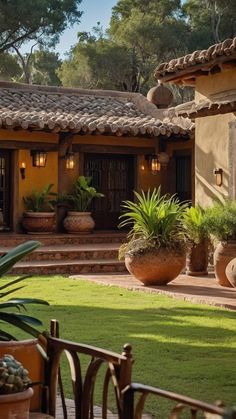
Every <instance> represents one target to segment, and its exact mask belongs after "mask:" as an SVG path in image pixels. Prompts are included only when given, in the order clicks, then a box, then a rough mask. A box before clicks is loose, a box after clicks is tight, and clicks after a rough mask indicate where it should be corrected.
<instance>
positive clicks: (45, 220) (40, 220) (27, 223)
mask: <svg viewBox="0 0 236 419" xmlns="http://www.w3.org/2000/svg"><path fill="white" fill-rule="evenodd" d="M22 225H23V227H24V229H25V230H26V232H27V233H28V234H34V233H37V234H49V233H52V232H53V230H54V227H55V212H30V211H29V212H25V213H24V216H23V220H22Z"/></svg>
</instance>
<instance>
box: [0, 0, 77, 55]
mask: <svg viewBox="0 0 236 419" xmlns="http://www.w3.org/2000/svg"><path fill="white" fill-rule="evenodd" d="M81 1H82V0H7V1H6V0H0V52H3V51H6V50H9V49H10V48H11V47H13V46H16V47H17V48H19V47H20V46H21V45H22V44H23V43H24V42H26V41H30V40H37V42H39V40H40V42H41V43H44V44H47V45H49V46H51V45H54V44H55V42H57V41H58V39H59V36H60V34H61V33H62V32H63V31H64V30H65V28H66V27H68V26H70V25H73V24H74V23H76V22H79V19H80V17H81V14H82V12H81V11H79V5H80V3H81Z"/></svg>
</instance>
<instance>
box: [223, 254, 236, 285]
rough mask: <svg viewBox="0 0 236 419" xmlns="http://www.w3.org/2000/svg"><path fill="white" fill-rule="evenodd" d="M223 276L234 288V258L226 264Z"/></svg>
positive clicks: (235, 282)
mask: <svg viewBox="0 0 236 419" xmlns="http://www.w3.org/2000/svg"><path fill="white" fill-rule="evenodd" d="M225 274H226V276H227V279H228V281H229V282H230V284H231V285H232V287H234V288H236V258H234V259H232V260H231V261H230V262H229V263H228V265H227V266H226V270H225Z"/></svg>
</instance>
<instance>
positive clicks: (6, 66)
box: [0, 52, 22, 81]
mask: <svg viewBox="0 0 236 419" xmlns="http://www.w3.org/2000/svg"><path fill="white" fill-rule="evenodd" d="M21 73H22V70H21V67H20V65H19V63H18V60H17V57H16V56H15V55H13V54H9V53H8V52H4V53H3V54H1V59H0V79H1V80H6V81H13V80H16V79H17V78H18V77H20V75H21Z"/></svg>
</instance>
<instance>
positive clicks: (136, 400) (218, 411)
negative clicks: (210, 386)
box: [122, 383, 236, 419]
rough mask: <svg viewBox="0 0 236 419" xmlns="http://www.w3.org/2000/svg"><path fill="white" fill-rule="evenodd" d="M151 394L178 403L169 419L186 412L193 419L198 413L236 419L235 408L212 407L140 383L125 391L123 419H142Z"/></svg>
mask: <svg viewBox="0 0 236 419" xmlns="http://www.w3.org/2000/svg"><path fill="white" fill-rule="evenodd" d="M151 394H152V395H155V396H157V397H158V396H159V397H160V398H165V399H168V400H172V401H174V402H176V404H175V406H174V407H172V408H171V410H170V412H169V414H168V416H166V418H168V419H178V418H180V417H181V414H182V413H183V412H184V411H187V413H188V417H189V418H191V419H196V418H198V413H199V414H200V413H204V416H201V417H205V418H207V419H211V418H212V419H216V418H217V419H220V418H222V419H236V409H235V408H229V409H227V408H224V407H221V406H217V405H211V404H208V403H204V402H203V401H200V400H196V399H192V398H191V397H187V396H183V395H181V394H177V393H173V392H171V391H167V390H162V389H160V388H156V387H151V386H146V385H143V384H140V383H131V384H130V385H129V386H127V388H126V389H125V390H124V391H123V416H122V419H141V418H142V415H143V413H144V408H145V402H146V399H147V397H148V396H149V395H151ZM135 396H136V397H135ZM158 417H159V416H158ZM185 417H186V416H185Z"/></svg>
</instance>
